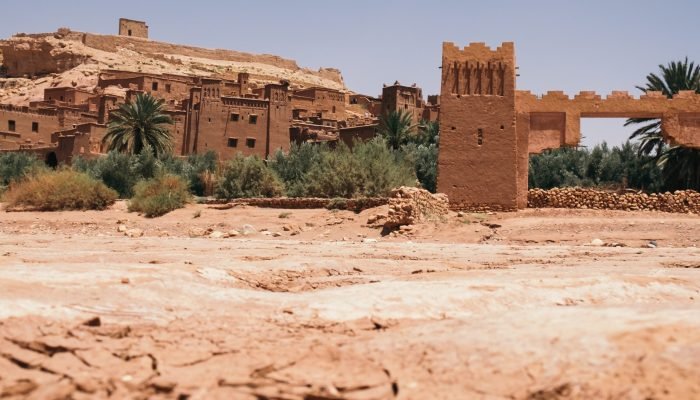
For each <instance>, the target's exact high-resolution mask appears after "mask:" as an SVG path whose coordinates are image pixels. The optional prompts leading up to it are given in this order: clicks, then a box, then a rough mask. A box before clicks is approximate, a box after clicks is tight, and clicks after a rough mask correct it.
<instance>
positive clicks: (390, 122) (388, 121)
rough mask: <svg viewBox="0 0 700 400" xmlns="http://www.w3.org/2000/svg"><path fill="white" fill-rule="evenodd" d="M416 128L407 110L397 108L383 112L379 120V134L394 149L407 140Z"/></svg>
mask: <svg viewBox="0 0 700 400" xmlns="http://www.w3.org/2000/svg"><path fill="white" fill-rule="evenodd" d="M415 130H416V125H415V124H414V123H413V116H412V115H411V113H409V112H408V111H404V110H399V111H392V112H390V113H386V114H383V115H382V117H381V119H380V120H379V135H380V136H383V137H384V139H386V141H387V144H388V145H389V147H391V148H392V149H394V150H398V148H399V147H401V145H403V144H406V143H408V142H409V140H410V137H411V135H413V133H414V132H415Z"/></svg>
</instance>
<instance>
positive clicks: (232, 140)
mask: <svg viewBox="0 0 700 400" xmlns="http://www.w3.org/2000/svg"><path fill="white" fill-rule="evenodd" d="M228 147H238V138H235V137H230V138H228Z"/></svg>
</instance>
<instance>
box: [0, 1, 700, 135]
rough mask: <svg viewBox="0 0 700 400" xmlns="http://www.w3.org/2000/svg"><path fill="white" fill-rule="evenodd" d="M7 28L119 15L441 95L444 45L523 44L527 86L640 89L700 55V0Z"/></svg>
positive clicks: (272, 13)
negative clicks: (675, 63)
mask: <svg viewBox="0 0 700 400" xmlns="http://www.w3.org/2000/svg"><path fill="white" fill-rule="evenodd" d="M2 9H3V15H4V17H5V18H3V22H2V24H0V36H1V37H8V36H10V35H12V34H14V33H17V32H27V33H30V32H51V31H55V30H56V28H59V27H62V26H66V27H69V28H72V29H74V30H78V31H88V32H95V33H104V34H115V33H116V32H117V25H118V19H119V17H125V18H131V19H138V20H145V21H146V22H147V23H148V25H149V30H150V32H149V33H150V37H151V39H153V40H159V41H165V42H173V43H181V44H191V45H196V46H202V47H209V48H226V49H234V50H241V51H248V52H253V53H270V54H275V55H280V56H283V57H286V58H292V59H294V60H296V61H297V62H298V64H299V65H300V66H305V67H310V68H318V67H320V66H327V67H336V68H339V69H340V70H341V71H342V73H343V76H344V78H345V83H346V85H347V86H348V88H350V89H351V90H354V91H357V92H361V93H366V94H370V95H375V96H376V95H378V94H379V93H380V92H381V87H382V84H383V83H393V82H394V81H395V80H399V81H400V82H402V83H405V84H410V83H414V82H415V83H417V84H418V85H419V86H421V87H423V93H424V94H425V95H426V96H427V95H428V94H432V93H438V91H439V85H440V71H439V70H438V66H439V65H440V59H441V44H442V42H443V41H451V42H454V43H455V44H458V45H465V44H467V43H469V42H486V43H487V44H489V45H491V46H497V45H498V44H500V43H501V42H503V41H514V42H515V49H516V60H517V64H518V66H519V67H520V70H519V72H520V77H519V78H518V81H517V87H518V89H525V90H531V91H532V92H534V93H538V94H540V93H544V92H546V91H547V90H564V91H565V92H566V93H568V94H569V95H571V96H573V95H574V94H576V93H578V92H579V91H581V90H595V91H597V92H598V93H600V94H603V95H604V94H607V93H609V92H610V91H612V90H628V91H630V93H633V94H635V95H638V91H637V90H636V89H635V85H641V84H643V83H644V81H645V77H646V75H647V74H648V73H649V72H655V71H656V70H657V69H658V64H660V63H664V64H665V63H667V62H668V61H671V60H677V59H681V58H684V57H685V56H688V57H689V58H691V59H694V60H697V61H700V35H699V33H700V26H699V25H698V17H699V16H700V1H697V0H696V1H670V0H666V1H660V0H655V1H646V0H635V1H615V0H605V1H602V0H585V1H584V0H581V1H576V2H574V1H565V0H558V1H554V0H552V1H538V0H529V1H480V2H467V1H436V0H434V1H430V2H428V1H410V0H404V1H380V0H347V1H343V2H341V1H332V0H326V1H320V0H318V1H313V0H308V1H307V0H294V1H281V0H280V1H260V0H256V1H250V0H249V1H223V0H221V1H203V0H198V1H178V0H173V1H153V0H140V1H132V0H120V1H117V2H114V1H111V2H105V1H98V0H92V1H82V0H71V1H67V2H58V1H29V0H22V1H20V0H12V1H5V2H3V5H2ZM621 122H622V120H594V119H585V120H582V131H583V134H584V135H585V136H586V137H587V138H586V140H585V141H584V143H583V144H588V145H590V144H592V143H597V142H599V141H601V140H607V141H608V142H609V143H615V144H617V143H620V142H622V141H624V139H625V137H626V136H627V135H628V132H629V129H627V130H624V129H622V128H621Z"/></svg>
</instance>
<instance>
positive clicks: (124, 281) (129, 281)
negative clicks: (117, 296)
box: [121, 278, 131, 285]
mask: <svg viewBox="0 0 700 400" xmlns="http://www.w3.org/2000/svg"><path fill="white" fill-rule="evenodd" d="M121 282H122V283H123V284H125V285H128V284H129V283H131V280H130V279H129V278H122V281H121Z"/></svg>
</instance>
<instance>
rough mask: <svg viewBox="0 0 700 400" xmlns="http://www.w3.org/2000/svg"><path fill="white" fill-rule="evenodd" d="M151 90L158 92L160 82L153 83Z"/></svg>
mask: <svg viewBox="0 0 700 400" xmlns="http://www.w3.org/2000/svg"><path fill="white" fill-rule="evenodd" d="M151 90H154V91H157V90H158V82H153V83H151Z"/></svg>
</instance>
